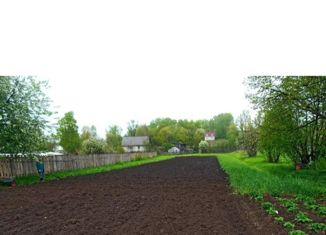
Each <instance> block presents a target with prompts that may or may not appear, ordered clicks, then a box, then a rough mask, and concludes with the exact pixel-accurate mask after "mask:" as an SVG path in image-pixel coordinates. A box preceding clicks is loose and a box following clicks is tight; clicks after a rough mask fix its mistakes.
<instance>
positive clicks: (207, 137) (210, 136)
mask: <svg viewBox="0 0 326 235" xmlns="http://www.w3.org/2000/svg"><path fill="white" fill-rule="evenodd" d="M205 140H206V141H213V140H215V133H214V132H213V131H209V132H206V133H205Z"/></svg>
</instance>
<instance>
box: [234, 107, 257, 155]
mask: <svg viewBox="0 0 326 235" xmlns="http://www.w3.org/2000/svg"><path fill="white" fill-rule="evenodd" d="M238 124H239V128H240V133H239V144H240V147H241V148H242V149H243V150H245V151H246V152H247V154H248V156H249V157H253V156H256V154H257V148H258V130H257V128H256V127H255V126H254V122H253V121H252V120H251V117H250V114H249V112H248V111H243V112H242V113H241V115H240V117H239V120H238Z"/></svg>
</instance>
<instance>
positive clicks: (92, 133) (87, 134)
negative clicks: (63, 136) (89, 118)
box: [80, 125, 97, 142]
mask: <svg viewBox="0 0 326 235" xmlns="http://www.w3.org/2000/svg"><path fill="white" fill-rule="evenodd" d="M96 138H97V131H96V127H95V126H93V125H92V126H91V127H89V126H84V127H83V128H82V133H81V134H80V139H81V141H82V142H83V141H85V140H89V139H96Z"/></svg>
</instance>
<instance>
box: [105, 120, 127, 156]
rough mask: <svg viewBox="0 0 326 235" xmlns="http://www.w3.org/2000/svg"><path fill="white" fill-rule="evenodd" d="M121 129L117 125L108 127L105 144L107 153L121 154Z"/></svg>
mask: <svg viewBox="0 0 326 235" xmlns="http://www.w3.org/2000/svg"><path fill="white" fill-rule="evenodd" d="M121 131H122V130H121V128H120V127H119V126H117V125H113V126H110V127H109V130H108V131H106V144H107V148H108V152H113V153H121V152H123V148H122V146H121V144H122V143H121V142H122V136H121Z"/></svg>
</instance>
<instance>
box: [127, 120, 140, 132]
mask: <svg viewBox="0 0 326 235" xmlns="http://www.w3.org/2000/svg"><path fill="white" fill-rule="evenodd" d="M138 126H139V125H138V123H137V122H136V121H135V120H131V121H130V122H128V127H127V136H136V130H137V128H138Z"/></svg>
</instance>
